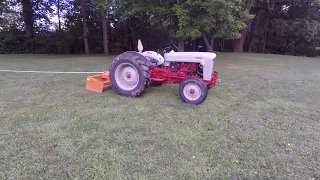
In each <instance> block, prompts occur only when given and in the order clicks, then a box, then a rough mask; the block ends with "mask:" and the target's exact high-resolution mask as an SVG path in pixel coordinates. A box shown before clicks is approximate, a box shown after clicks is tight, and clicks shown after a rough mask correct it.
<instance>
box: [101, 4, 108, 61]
mask: <svg viewBox="0 0 320 180" xmlns="http://www.w3.org/2000/svg"><path fill="white" fill-rule="evenodd" d="M101 22H102V29H103V51H104V54H105V55H107V54H109V47H108V46H109V42H108V26H107V19H106V13H105V11H104V10H103V9H101Z"/></svg>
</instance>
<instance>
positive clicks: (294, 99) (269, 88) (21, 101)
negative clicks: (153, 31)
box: [0, 53, 320, 179]
mask: <svg viewBox="0 0 320 180" xmlns="http://www.w3.org/2000/svg"><path fill="white" fill-rule="evenodd" d="M217 55H218V57H217V60H216V63H215V70H216V71H218V72H219V78H220V79H221V83H220V84H218V85H217V86H216V87H215V88H213V89H211V90H210V92H209V95H208V98H207V100H206V101H205V102H204V103H203V104H201V105H198V106H194V105H189V104H186V103H183V102H182V101H181V100H180V99H179V95H178V85H164V86H161V87H153V88H150V89H149V90H148V91H147V93H145V94H144V95H143V96H142V97H140V98H128V97H121V96H118V95H116V94H115V93H114V92H112V91H111V90H110V89H108V90H106V91H105V92H103V93H93V92H88V91H86V89H85V83H86V77H87V76H88V75H86V74H77V75H74V74H32V73H3V72H1V73H0V97H1V98H0V112H1V114H0V179H256V178H259V179H319V178H320V93H319V92H320V59H319V58H303V57H291V56H278V55H262V54H229V53H218V54H217ZM111 60H112V57H103V56H53V55H52V56H51V55H47V56H45V55H42V56H39V55H1V56H0V67H1V68H0V69H14V70H17V69H18V70H51V71H105V70H108V68H109V63H110V62H111Z"/></svg>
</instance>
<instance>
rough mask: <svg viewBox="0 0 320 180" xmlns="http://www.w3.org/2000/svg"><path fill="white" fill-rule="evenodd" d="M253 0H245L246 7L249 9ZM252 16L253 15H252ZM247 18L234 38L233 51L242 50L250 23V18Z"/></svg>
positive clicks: (252, 4)
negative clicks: (244, 25) (244, 24)
mask: <svg viewBox="0 0 320 180" xmlns="http://www.w3.org/2000/svg"><path fill="white" fill-rule="evenodd" d="M253 1H254V0H246V9H247V10H250V9H251V8H252V7H253V6H254V3H253ZM253 17H254V16H253ZM253 17H251V18H250V19H248V20H247V22H246V27H245V28H244V29H243V30H242V31H241V33H240V34H239V36H238V37H236V39H235V45H234V50H233V51H234V52H243V51H244V47H243V46H244V42H245V40H246V37H247V36H248V35H249V33H250V30H251V25H252V18H253Z"/></svg>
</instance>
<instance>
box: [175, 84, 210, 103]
mask: <svg viewBox="0 0 320 180" xmlns="http://www.w3.org/2000/svg"><path fill="white" fill-rule="evenodd" d="M179 95H180V97H181V99H182V100H183V101H184V102H187V103H190V104H201V103H203V102H204V101H205V100H206V98H207V96H208V88H207V86H206V85H205V84H204V83H203V82H202V81H201V80H200V79H199V78H187V79H185V80H183V81H182V82H181V84H180V85H179Z"/></svg>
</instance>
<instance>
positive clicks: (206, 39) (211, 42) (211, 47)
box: [202, 35, 214, 52]
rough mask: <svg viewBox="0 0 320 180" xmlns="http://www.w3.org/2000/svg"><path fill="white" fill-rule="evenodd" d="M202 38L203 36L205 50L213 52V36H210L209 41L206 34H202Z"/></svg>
mask: <svg viewBox="0 0 320 180" xmlns="http://www.w3.org/2000/svg"><path fill="white" fill-rule="evenodd" d="M202 38H203V40H204V43H205V45H206V48H207V51H208V52H213V42H214V38H213V37H211V39H210V42H209V40H208V38H207V36H206V35H203V36H202Z"/></svg>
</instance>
